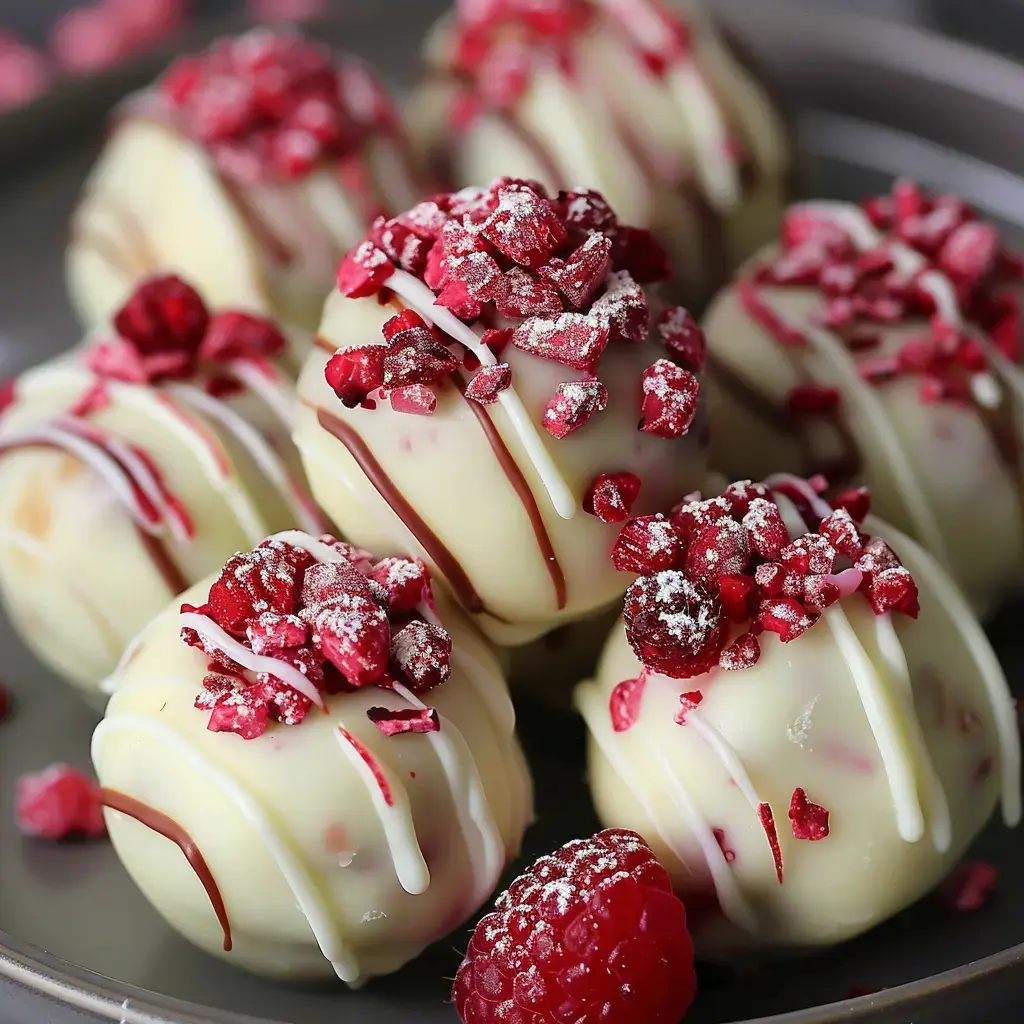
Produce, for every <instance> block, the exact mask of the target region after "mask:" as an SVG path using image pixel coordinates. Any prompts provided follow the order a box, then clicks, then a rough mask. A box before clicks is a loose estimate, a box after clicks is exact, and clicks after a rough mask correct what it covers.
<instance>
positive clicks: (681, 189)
mask: <svg viewBox="0 0 1024 1024" xmlns="http://www.w3.org/2000/svg"><path fill="white" fill-rule="evenodd" d="M596 6H598V7H605V8H607V9H608V10H607V11H604V12H602V13H600V14H599V15H598V16H597V20H596V22H595V24H594V25H593V26H592V28H591V29H590V30H588V31H587V32H586V33H585V34H584V35H581V36H580V37H579V38H578V39H576V40H574V41H573V43H572V46H571V54H572V65H573V69H574V70H573V72H572V73H570V72H568V71H566V69H565V67H564V66H563V65H562V64H560V62H558V61H557V60H556V59H555V58H554V56H553V55H549V56H548V57H546V58H544V57H541V58H540V59H541V60H542V61H543V63H542V66H541V68H540V69H539V70H538V71H537V72H536V73H535V74H534V75H533V78H532V80H531V83H530V85H529V87H528V89H527V91H526V93H525V95H524V96H523V97H522V98H521V99H520V100H519V101H518V102H517V103H516V105H515V107H514V109H513V110H511V111H509V112H507V113H506V114H494V113H487V112H484V113H482V114H480V116H479V117H478V118H477V119H476V120H475V121H474V122H473V124H472V126H471V127H470V128H469V129H468V130H466V131H464V132H455V131H454V130H453V129H452V127H451V126H450V124H449V120H448V112H449V110H450V108H451V104H452V101H453V99H454V98H455V96H456V95H457V91H458V90H457V86H456V84H455V82H454V80H453V79H451V78H450V77H448V76H449V72H448V71H447V69H448V68H449V67H450V65H451V55H450V52H451V49H452V29H451V24H450V21H449V20H445V21H442V22H441V23H440V24H439V25H438V26H437V28H436V29H435V30H434V32H433V33H432V35H431V36H430V37H428V41H427V45H426V55H425V59H426V64H427V68H428V74H427V78H426V80H425V81H424V82H423V83H422V84H421V85H420V87H419V89H418V90H417V92H416V93H415V95H414V97H413V100H412V103H411V106H410V109H409V112H408V117H407V123H408V127H409V132H410V135H411V137H412V139H413V141H414V143H415V144H416V145H417V146H418V148H419V149H420V151H421V152H422V153H423V154H424V155H425V158H426V159H427V160H428V161H430V162H431V163H433V164H434V165H435V166H440V167H441V168H442V169H444V168H446V169H447V171H448V173H449V175H450V176H451V177H452V178H453V179H454V180H453V184H454V185H455V186H464V185H470V184H473V183H476V182H481V181H490V180H492V179H493V178H495V177H497V176H499V175H511V176H513V177H523V178H532V179H534V180H537V181H540V182H542V183H543V184H544V185H545V186H546V187H547V188H548V189H549V190H553V191H554V192H557V191H558V190H559V189H570V188H578V187H587V188H594V189H597V190H598V191H599V192H601V193H603V194H604V196H605V197H606V198H607V200H608V201H609V203H610V204H611V206H612V208H613V209H615V210H616V211H617V212H618V213H619V215H620V217H621V219H622V222H623V223H625V224H633V225H636V226H638V227H646V228H649V229H651V230H652V231H654V233H655V234H656V235H657V237H658V239H659V240H660V241H661V243H662V244H663V245H664V246H665V247H666V249H667V250H668V252H669V255H670V257H671V259H672V262H673V265H674V267H675V270H676V276H677V279H678V282H679V284H681V286H682V289H683V294H684V295H685V296H686V297H687V298H688V299H689V300H690V301H699V300H700V299H701V298H705V299H706V297H707V296H708V295H709V294H710V293H711V291H712V290H713V289H714V288H715V287H717V286H718V285H719V284H720V283H721V281H722V280H723V278H724V276H725V275H727V274H728V273H729V271H730V270H731V269H733V268H734V267H736V266H737V265H738V264H739V263H740V262H742V260H744V259H745V258H746V257H747V256H749V255H750V253H752V252H753V251H754V250H755V249H756V248H757V247H758V246H759V245H761V244H763V242H764V241H765V240H766V239H767V238H769V237H770V236H771V234H772V232H773V230H774V225H775V222H776V220H777V218H778V215H779V213H780V212H781V210H782V208H783V206H784V205H785V202H786V198H787V192H788V189H789V183H788V177H789V174H790V153H789V146H788V139H787V132H786V128H785V125H784V124H783V122H782V120H781V118H780V115H779V113H778V112H777V110H776V109H775V107H774V105H773V104H772V102H771V101H770V99H769V97H768V95H767V94H766V93H765V91H764V90H763V88H762V86H761V84H760V83H759V82H758V81H757V80H756V79H755V78H754V77H753V75H752V74H751V73H750V72H749V71H748V70H747V69H746V68H745V67H743V66H742V64H741V63H740V61H738V60H737V59H736V56H735V55H734V54H733V53H732V52H731V51H730V49H729V47H728V46H727V45H726V44H725V43H724V41H723V40H722V39H721V37H720V35H719V33H718V31H717V30H716V29H715V27H714V26H713V24H712V23H711V21H710V19H709V18H708V17H707V15H706V13H705V12H704V11H703V10H701V9H693V5H690V4H685V5H683V7H684V12H678V11H673V12H672V15H673V16H680V17H684V18H685V19H686V20H687V23H688V25H689V28H690V39H691V44H690V45H691V50H690V53H689V55H688V56H687V58H685V59H683V60H681V61H680V62H679V63H678V64H677V65H676V66H674V67H672V68H670V69H669V70H668V71H667V73H666V74H664V75H662V76H658V75H655V74H654V73H652V71H651V70H650V68H649V67H648V66H647V65H646V64H645V62H644V59H643V56H642V54H641V52H640V50H639V46H638V42H637V39H635V38H630V36H629V35H628V34H626V33H625V32H624V30H623V27H622V24H623V22H624V23H626V24H628V25H629V26H630V28H631V30H632V31H633V32H634V33H635V34H636V36H637V37H642V36H643V35H644V34H645V33H647V34H650V33H651V32H652V31H653V33H654V46H653V48H654V49H657V48H658V46H659V41H658V36H659V35H660V34H661V33H662V31H663V29H662V28H661V27H659V25H658V24H657V22H655V23H654V24H653V27H652V25H651V23H650V20H649V18H650V16H649V15H648V14H646V13H645V10H644V9H645V8H646V7H647V4H646V0H644V2H633V0H619V2H611V0H603V2H602V3H598V4H597V5H596ZM619 18H621V19H622V21H621V22H620V21H619V20H618V19H619ZM734 145H736V146H738V147H739V150H740V151H741V152H742V153H743V154H745V159H746V163H747V169H746V172H745V170H744V168H743V166H742V163H741V161H740V160H737V159H734V158H733V157H732V156H730V154H729V150H730V147H731V146H734ZM748 172H749V173H748Z"/></svg>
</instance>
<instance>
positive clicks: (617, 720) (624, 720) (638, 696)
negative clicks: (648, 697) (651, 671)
mask: <svg viewBox="0 0 1024 1024" xmlns="http://www.w3.org/2000/svg"><path fill="white" fill-rule="evenodd" d="M646 686H647V673H646V672H641V673H640V675H639V676H637V677H636V679H626V680H624V681H623V682H621V683H618V684H617V685H616V686H615V688H614V689H613V690H612V692H611V696H610V697H609V698H608V712H609V714H610V715H611V720H612V728H613V729H614V730H615V732H628V731H629V730H630V729H632V728H633V726H634V725H636V723H637V719H638V718H639V717H640V709H641V707H642V706H643V700H644V688H645V687H646Z"/></svg>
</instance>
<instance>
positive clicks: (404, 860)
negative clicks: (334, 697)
mask: <svg viewBox="0 0 1024 1024" xmlns="http://www.w3.org/2000/svg"><path fill="white" fill-rule="evenodd" d="M334 735H335V738H336V739H337V740H338V744H339V745H340V747H341V749H342V750H343V751H344V752H345V756H346V757H347V758H348V761H349V763H350V764H351V765H352V767H353V768H354V769H355V770H356V774H357V775H358V776H359V778H360V779H362V781H363V782H364V783H365V784H366V789H367V792H368V793H369V795H370V800H371V802H372V803H373V809H374V810H375V811H376V812H377V817H378V818H379V819H380V823H381V827H382V828H383V829H384V838H385V839H386V840H387V844H388V849H389V850H390V851H391V860H392V863H393V864H394V866H395V874H396V875H397V876H398V882H399V884H400V885H401V886H402V888H403V889H404V890H405V891H406V892H407V893H409V894H410V895H412V896H419V895H421V894H423V893H425V892H426V891H427V889H428V888H429V886H430V871H429V869H428V868H427V862H426V861H425V860H424V859H423V851H422V850H421V849H420V844H419V839H418V838H417V836H416V824H415V822H414V821H413V820H412V808H411V807H410V806H409V793H408V791H407V790H406V788H405V786H403V785H402V784H401V783H400V782H399V781H398V780H397V779H396V778H395V777H394V775H393V774H392V773H391V772H390V771H388V769H387V768H386V767H385V766H384V765H383V764H381V762H380V761H379V760H377V759H376V758H374V766H375V767H373V768H371V767H370V765H369V764H368V763H367V761H366V758H365V757H364V756H363V752H364V751H365V753H366V754H367V756H369V757H372V756H373V755H372V754H370V752H369V751H367V750H366V748H365V747H364V746H363V745H362V744H361V743H360V742H359V741H358V740H357V739H356V738H355V737H354V736H353V735H352V733H350V732H349V731H348V729H346V728H345V727H344V726H343V725H338V726H336V727H335V729H334ZM378 773H379V776H378ZM384 786H386V787H387V791H386V793H385V790H384V788H383V787H384Z"/></svg>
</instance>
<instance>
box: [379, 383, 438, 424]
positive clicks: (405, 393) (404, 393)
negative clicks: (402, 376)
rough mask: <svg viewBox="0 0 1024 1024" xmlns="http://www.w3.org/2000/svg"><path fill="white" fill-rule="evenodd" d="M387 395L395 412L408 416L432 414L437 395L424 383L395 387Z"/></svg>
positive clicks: (435, 406) (435, 407)
mask: <svg viewBox="0 0 1024 1024" xmlns="http://www.w3.org/2000/svg"><path fill="white" fill-rule="evenodd" d="M388 397H389V401H390V402H391V408H392V409H394V410H395V412H401V413H405V414H406V415H408V416H433V415H434V411H435V410H436V409H437V395H435V394H434V392H433V391H431V390H430V388H428V387H427V386H426V385H425V384H407V385H405V386H404V387H400V388H395V389H394V391H392V392H391V394H390V395H389V396H388Z"/></svg>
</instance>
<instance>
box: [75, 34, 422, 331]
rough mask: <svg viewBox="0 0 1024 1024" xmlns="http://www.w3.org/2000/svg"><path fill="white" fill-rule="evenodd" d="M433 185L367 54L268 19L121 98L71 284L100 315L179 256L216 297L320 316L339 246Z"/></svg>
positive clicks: (296, 319) (294, 317)
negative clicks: (339, 55) (342, 55)
mask: <svg viewBox="0 0 1024 1024" xmlns="http://www.w3.org/2000/svg"><path fill="white" fill-rule="evenodd" d="M421 191H422V188H421V186H420V185H419V183H418V176H417V174H416V172H415V170H414V168H413V164H412V161H411V160H410V156H409V151H408V147H407V145H406V143H405V140H404V137H403V136H402V134H401V131H400V128H399V126H398V118H397V115H396V112H395V111H394V109H393V107H392V103H391V101H390V99H389V98H388V96H387V93H386V92H385V90H384V88H383V86H381V84H380V83H379V82H378V81H377V80H376V79H375V78H374V76H373V75H372V73H371V72H370V71H369V70H368V69H367V68H365V67H364V66H363V65H361V64H359V63H357V62H355V61H352V60H344V61H341V62H340V63H335V62H334V60H333V58H332V56H331V54H330V53H328V52H327V51H325V50H323V49H321V48H320V47H319V46H317V45H316V44H314V43H311V42H308V41H305V40H302V39H301V38H298V37H296V36H293V35H290V34H287V33H282V32H271V31H269V30H266V29H257V30H255V31H253V32H250V33H248V34H246V35H243V36H240V37H238V38H236V39H232V40H224V41H221V42H219V43H216V44H214V46H213V47H212V48H211V49H210V50H208V51H206V52H205V53H204V54H202V55H199V56H196V57H185V58H182V59H181V60H179V61H178V62H177V63H176V64H175V65H173V66H172V67H171V69H170V70H169V71H168V72H167V73H166V74H165V76H164V77H163V78H162V79H161V81H160V82H158V83H157V85H156V86H155V87H154V88H153V89H151V90H150V91H148V92H145V93H142V94H140V95H139V96H137V97H134V98H131V99H129V100H128V101H127V102H126V103H125V104H124V106H123V107H122V109H121V110H120V111H119V112H118V113H117V114H116V120H115V125H114V130H113V133H112V135H111V138H110V141H109V142H108V144H107V146H106V149H105V150H104V152H103V155H102V156H101V158H100V161H99V163H98V164H97V166H96V168H95V169H94V170H93V172H92V175H91V177H90V179H89V181H88V183H87V184H86V187H85V192H84V194H83V196H82V199H81V202H80V205H79V208H78V210H77V212H76V213H75V216H74V221H73V224H72V231H71V243H70V248H69V250H68V257H67V264H68V287H69V291H70V294H71V299H72V302H73V303H74V305H75V307H76V309H77V310H78V313H79V315H80V316H81V318H82V320H83V322H85V323H86V324H87V325H88V326H90V327H92V326H95V325H97V324H99V323H102V322H103V321H104V320H106V319H107V318H108V317H109V316H110V315H111V314H112V312H113V310H114V309H116V308H117V307H118V306H119V305H120V304H121V303H122V302H123V301H124V300H125V298H126V295H127V294H128V293H129V292H130V291H131V289H132V286H133V285H134V284H135V282H136V281H138V279H139V278H140V277H143V276H145V275H147V274H150V273H153V272H155V271H164V270H172V271H176V272H179V273H182V274H184V275H185V276H186V277H188V278H189V279H190V280H192V281H195V282H196V283H197V285H199V286H200V287H201V289H202V291H203V294H204V295H206V296H207V297H208V298H209V300H210V301H211V303H213V304H214V305H215V306H222V307H223V306H237V307H240V308H243V309H249V310H254V311H257V312H262V313H267V314H270V315H273V316H276V317H280V318H282V319H284V320H287V321H289V322H292V323H297V324H301V325H302V326H304V327H306V328H307V329H309V330H313V329H314V328H315V327H316V324H317V320H318V318H319V315H320V311H321V309H322V308H323V301H324V297H325V296H326V295H327V293H328V291H330V288H331V285H332V283H333V281H334V272H335V270H336V268H337V265H338V260H339V258H340V256H341V254H342V253H343V252H345V251H346V250H347V249H348V248H349V247H350V246H352V245H354V244H355V242H356V241H358V239H359V238H361V237H362V235H363V233H364V232H365V231H366V228H367V226H368V225H369V223H370V222H371V221H372V220H373V219H374V218H375V217H376V216H377V215H378V214H379V213H381V212H382V211H386V210H395V209H404V208H405V207H406V206H408V205H410V204H411V203H413V202H415V200H416V199H417V198H418V196H419V193H420V192H421Z"/></svg>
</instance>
